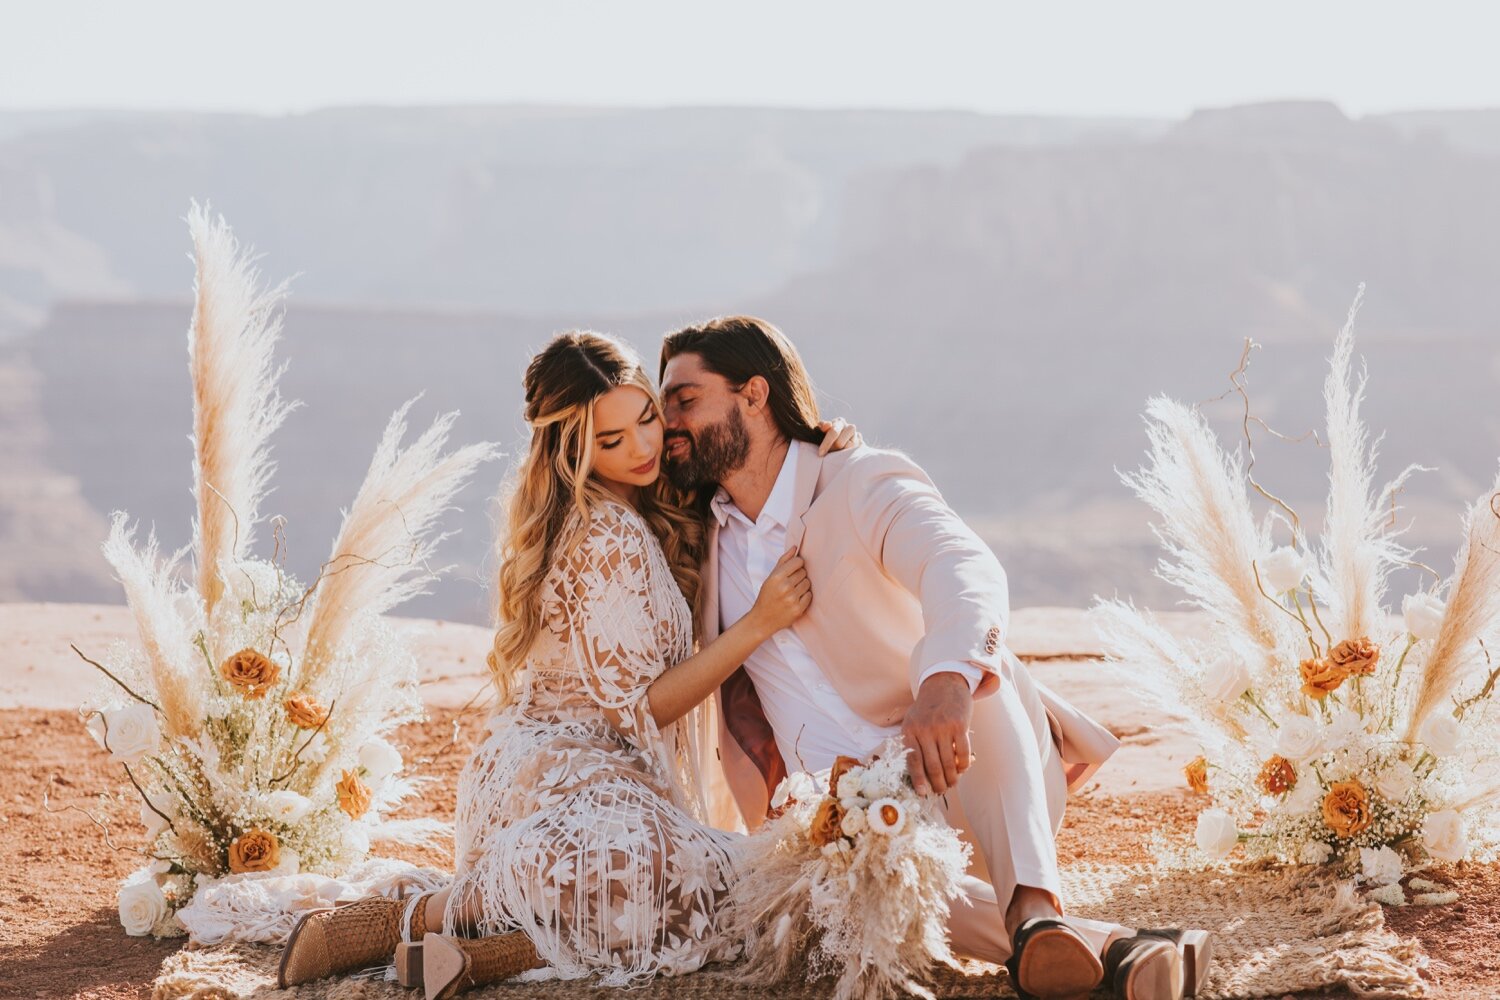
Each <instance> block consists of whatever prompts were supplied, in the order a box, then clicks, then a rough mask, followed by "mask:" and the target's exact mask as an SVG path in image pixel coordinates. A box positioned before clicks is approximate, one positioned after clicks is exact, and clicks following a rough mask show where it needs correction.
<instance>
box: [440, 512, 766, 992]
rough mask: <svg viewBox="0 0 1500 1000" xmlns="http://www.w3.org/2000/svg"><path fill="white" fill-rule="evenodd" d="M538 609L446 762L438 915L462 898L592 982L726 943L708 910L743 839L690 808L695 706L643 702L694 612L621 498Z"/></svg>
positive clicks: (493, 923)
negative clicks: (445, 860)
mask: <svg viewBox="0 0 1500 1000" xmlns="http://www.w3.org/2000/svg"><path fill="white" fill-rule="evenodd" d="M579 516H580V515H577V514H575V515H574V517H575V518H578V517H579ZM577 526H578V523H577V521H576V520H575V521H574V522H573V524H572V525H570V527H577ZM564 537H568V533H567V532H565V533H564ZM542 614H543V616H544V621H545V623H546V627H545V628H544V629H542V631H541V632H540V633H539V634H538V636H537V639H536V641H535V643H534V644H533V646H532V648H531V651H530V654H529V655H528V657H527V669H526V670H525V671H524V672H523V673H522V675H521V677H520V678H518V682H517V684H516V691H515V693H514V695H513V696H512V699H511V702H510V704H508V705H507V706H505V707H504V708H503V709H502V710H501V711H500V712H499V713H498V714H497V715H495V716H494V717H493V718H492V719H491V720H490V736H489V738H488V739H486V740H485V741H484V742H483V743H482V744H481V745H480V746H479V748H478V749H477V750H476V751H475V753H474V756H473V757H472V758H471V760H470V761H469V763H468V765H467V766H466V767H465V769H464V772H463V775H462V776H461V778H460V782H459V790H458V811H457V817H456V842H455V848H456V858H455V869H456V876H455V881H454V891H453V894H452V896H451V898H450V902H449V906H448V913H447V915H446V917H445V921H444V923H445V929H447V930H449V931H451V930H452V929H453V928H454V926H455V923H456V922H458V921H457V917H458V916H459V915H461V914H462V915H467V916H469V917H470V918H471V919H472V918H473V917H474V916H475V915H476V914H477V916H478V921H477V922H478V930H479V932H480V933H483V934H495V933H503V932H505V931H508V930H513V929H515V928H517V927H520V928H521V929H523V930H525V931H526V932H527V933H528V934H529V935H530V936H531V938H532V940H533V941H534V942H535V944H536V947H537V951H538V953H539V954H540V955H541V957H542V959H543V960H544V961H546V962H547V963H548V965H550V966H551V967H552V968H553V969H554V970H555V971H556V972H557V974H558V975H559V976H561V977H564V978H577V977H580V976H585V975H589V974H592V973H595V972H601V973H603V974H604V983H605V984H606V985H625V984H628V983H631V982H634V981H638V980H639V979H642V978H646V977H648V976H651V975H656V974H662V973H665V974H674V973H683V972H691V971H693V970H695V969H697V968H699V967H700V966H701V965H703V964H704V963H706V962H710V961H718V960H727V959H732V958H734V957H736V956H737V955H738V952H739V946H738V944H737V943H735V942H732V941H729V940H727V939H725V938H724V937H722V936H721V935H720V934H719V932H718V922H717V919H716V911H717V910H718V909H720V907H721V903H722V901H723V900H724V898H725V896H726V894H727V892H728V890H729V887H730V885H731V883H732V881H733V878H734V858H735V856H736V854H737V853H738V847H739V845H741V844H742V843H743V838H742V837H740V836H739V835H737V834H732V833H726V832H724V831H721V830H716V829H714V828H712V827H710V826H708V825H707V824H706V822H704V819H705V812H704V808H703V799H702V795H701V791H700V790H699V789H700V785H699V783H698V781H697V778H696V775H697V771H696V766H695V765H696V760H695V754H696V753H697V744H696V738H695V733H696V732H698V731H699V730H695V728H694V727H695V726H696V725H698V724H699V722H700V721H701V720H696V719H694V717H693V716H689V717H687V718H685V719H682V720H679V721H678V722H675V723H673V724H672V725H671V726H669V727H667V728H666V729H665V730H662V731H658V729H657V726H656V724H655V722H654V720H653V719H652V716H651V712H650V708H649V706H648V705H647V700H646V689H647V687H648V686H649V685H650V684H651V682H652V681H653V680H654V679H655V678H656V677H657V676H659V675H660V674H661V673H662V671H664V670H666V669H667V668H669V667H671V666H674V665H675V664H677V663H679V662H681V661H682V660H683V659H685V658H687V656H688V655H690V654H691V652H692V642H693V639H692V615H691V611H690V609H689V608H688V605H687V602H686V601H685V600H684V599H683V596H682V593H681V591H680V590H679V589H678V588H677V585H676V582H675V581H674V580H673V578H672V574H671V568H670V566H669V565H668V563H667V560H666V556H665V555H664V554H663V552H662V550H661V547H660V545H659V543H658V542H657V540H656V538H655V536H654V535H652V534H651V532H650V530H649V529H648V528H647V526H646V524H645V522H644V521H642V520H641V518H640V517H639V515H637V514H636V513H635V511H634V510H632V509H631V508H629V507H626V506H625V505H623V504H619V503H616V502H613V501H610V502H606V503H603V504H600V505H599V506H598V507H596V508H595V509H594V510H593V511H592V513H591V516H590V519H589V524H588V525H587V528H586V529H585V530H584V531H583V534H582V539H581V541H580V542H579V543H578V544H577V545H575V546H574V547H573V549H572V551H571V552H567V553H562V554H560V555H559V556H558V557H557V558H556V559H554V562H553V565H552V567H551V570H550V571H549V573H548V577H547V581H546V584H545V587H544V597H543V602H542Z"/></svg>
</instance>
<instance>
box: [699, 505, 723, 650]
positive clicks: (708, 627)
mask: <svg viewBox="0 0 1500 1000" xmlns="http://www.w3.org/2000/svg"><path fill="white" fill-rule="evenodd" d="M698 587H699V592H700V594H701V595H702V597H701V599H700V600H699V602H698V603H699V605H700V607H701V609H702V610H701V612H700V613H701V614H702V615H703V618H702V620H701V621H700V622H699V635H700V636H702V639H703V643H704V645H707V644H708V643H710V642H713V641H714V640H715V639H717V638H718V637H719V522H718V519H717V518H715V517H714V516H713V515H712V514H710V515H709V516H708V552H707V554H706V555H705V557H704V559H703V576H702V579H700V580H699V582H698Z"/></svg>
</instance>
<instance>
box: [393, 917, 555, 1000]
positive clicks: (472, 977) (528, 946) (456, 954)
mask: <svg viewBox="0 0 1500 1000" xmlns="http://www.w3.org/2000/svg"><path fill="white" fill-rule="evenodd" d="M541 965H542V960H541V958H539V957H538V956H537V953H536V946H535V945H533V944H532V943H531V939H530V938H529V937H527V936H526V935H525V934H523V933H521V932H520V931H512V932H510V933H509V934H492V935H490V936H489V937H481V938H461V937H449V936H448V935H445V934H428V935H427V937H426V938H424V939H423V941H422V986H423V989H424V991H425V993H426V996H427V1000H449V998H450V997H454V996H457V995H458V994H459V993H462V992H464V991H465V990H471V989H474V988H475V987H477V986H486V985H488V984H490V983H498V982H499V981H500V980H502V979H509V978H510V977H511V976H518V975H520V974H521V973H523V972H525V971H526V970H528V969H536V968H540V967H541Z"/></svg>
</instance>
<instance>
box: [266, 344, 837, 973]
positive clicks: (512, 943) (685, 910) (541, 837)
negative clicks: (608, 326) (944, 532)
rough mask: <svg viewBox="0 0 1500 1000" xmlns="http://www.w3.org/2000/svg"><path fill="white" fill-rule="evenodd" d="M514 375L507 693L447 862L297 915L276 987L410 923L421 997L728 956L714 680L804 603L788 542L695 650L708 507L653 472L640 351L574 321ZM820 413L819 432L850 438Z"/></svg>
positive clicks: (652, 427) (676, 968) (405, 964)
mask: <svg viewBox="0 0 1500 1000" xmlns="http://www.w3.org/2000/svg"><path fill="white" fill-rule="evenodd" d="M525 388H526V420H527V423H528V424H529V425H530V427H531V446H530V451H529V453H528V454H527V456H526V458H525V459H524V460H523V461H522V463H521V465H520V468H519V470H518V472H517V476H516V482H515V487H514V492H513V494H512V495H511V497H510V500H509V506H508V510H507V522H508V523H507V530H506V535H505V541H504V545H503V548H502V553H501V555H502V559H501V570H500V580H499V593H500V598H499V601H500V605H499V622H500V624H499V629H498V631H497V633H496V636H495V643H494V648H493V650H492V651H491V653H490V656H489V664H490V668H491V670H492V671H493V673H494V676H495V680H496V683H497V685H498V687H499V689H500V692H501V705H502V708H501V709H500V711H499V712H498V714H497V715H496V716H495V717H494V718H493V719H492V720H491V722H490V736H489V738H488V739H487V740H485V741H484V742H483V743H482V744H481V745H480V746H479V747H478V749H477V750H476V751H475V752H474V755H473V757H472V759H471V760H470V761H469V763H468V765H467V766H466V768H465V769H464V772H463V775H462V777H461V778H460V781H459V789H458V804H457V815H456V838H455V854H456V857H455V877H454V881H453V883H452V884H451V885H450V886H449V887H448V888H446V889H444V890H443V891H441V892H438V893H436V894H432V895H427V896H417V897H414V898H412V899H411V900H409V901H406V902H404V903H403V902H398V901H393V900H388V899H383V898H372V899H366V900H361V901H360V902H358V903H356V904H354V905H351V906H349V907H345V908H343V909H340V910H336V911H325V912H323V913H320V914H315V915H312V916H310V917H308V918H306V919H304V920H303V922H302V923H301V924H299V926H298V928H297V930H296V931H294V933H293V936H292V938H291V939H290V940H289V941H288V943H287V947H286V950H285V953H284V955H283V959H282V969H281V977H280V979H281V984H282V985H283V986H287V985H292V984H295V983H300V982H306V981H308V980H310V979H314V978H318V977H320V976H325V975H330V974H332V973H334V972H338V971H347V970H349V969H352V968H359V967H362V966H365V965H370V964H374V963H376V962H379V961H382V960H389V958H390V955H391V953H392V951H393V950H395V948H396V945H397V943H398V942H399V941H401V940H402V939H404V940H405V941H406V942H409V943H408V944H405V945H403V947H402V953H401V954H399V955H398V956H397V959H398V961H397V966H398V973H399V974H400V976H401V978H402V980H403V982H406V983H407V984H408V985H416V983H417V981H419V980H420V981H421V982H422V984H423V985H424V987H425V992H426V995H427V997H428V998H429V1000H433V998H437V997H444V998H446V997H450V996H453V995H454V994H455V993H457V992H459V991H461V990H463V989H467V988H471V987H473V986H477V985H482V984H484V983H488V982H494V981H497V980H499V979H502V978H508V977H510V976H513V975H516V974H517V973H519V972H522V971H525V970H527V969H531V968H536V967H540V966H543V965H545V966H549V967H550V968H551V969H552V970H554V971H555V972H556V974H557V975H559V976H561V977H564V978H576V977H581V976H585V975H589V974H593V973H600V974H602V977H603V978H602V982H603V984H605V985H627V984H630V983H633V982H637V981H639V980H642V979H645V978H649V977H651V976H654V975H657V974H676V973H683V972H691V971H693V970H695V969H697V968H699V967H700V966H702V965H704V964H705V963H707V962H712V961H717V960H722V959H731V958H734V957H735V956H736V955H737V954H738V948H739V945H738V944H737V943H736V942H734V941H731V940H728V939H727V938H725V937H723V936H721V935H720V934H719V932H718V909H719V903H720V901H721V900H722V899H723V898H724V897H725V895H726V894H727V893H728V892H729V891H730V887H731V886H732V885H733V882H734V879H735V869H734V857H735V852H736V844H737V843H739V842H740V837H739V835H737V834H732V833H727V832H725V831H722V830H718V829H715V828H713V827H712V826H710V825H709V822H708V804H707V801H706V796H705V793H704V785H703V781H702V779H701V770H700V755H701V754H703V753H704V752H705V751H706V749H707V748H708V747H709V745H710V744H709V740H708V737H709V734H710V732H711V724H710V721H709V720H708V719H706V718H705V714H706V706H705V701H706V699H708V698H709V696H710V695H711V694H712V693H713V692H714V691H715V690H716V689H717V688H718V686H719V685H720V684H721V683H722V682H723V681H724V679H725V678H727V677H728V676H729V675H730V674H731V673H732V672H733V671H734V670H735V669H736V668H737V667H739V665H740V664H741V663H743V662H744V660H745V658H746V657H747V656H748V655H749V654H750V653H751V652H753V651H754V650H755V649H756V647H758V646H759V645H760V644H761V643H762V642H764V641H766V640H768V639H769V638H770V637H771V636H772V635H774V634H775V633H776V632H777V631H779V630H780V629H782V628H785V627H786V626H788V625H790V624H791V623H792V622H793V621H794V620H796V619H797V618H798V617H799V616H800V615H801V614H802V613H803V612H804V611H805V610H806V609H807V607H808V606H809V604H810V602H811V600H812V592H811V585H810V584H809V583H808V580H807V572H806V569H805V568H804V566H803V564H802V560H801V559H800V558H799V557H797V556H796V555H795V554H794V553H792V552H788V553H787V554H786V555H784V556H783V557H782V559H781V562H780V563H779V565H778V567H777V569H776V571H775V572H774V573H772V574H771V576H770V577H769V578H768V579H767V580H766V582H765V584H764V585H763V586H762V588H761V589H760V592H759V596H758V598H757V599H756V601H755V603H754V607H753V608H752V610H751V612H750V613H749V614H748V615H746V616H745V617H744V618H743V619H741V620H740V621H739V622H738V623H736V624H735V625H734V626H733V627H731V628H729V629H727V630H725V631H724V632H723V633H722V634H721V635H720V636H719V637H718V638H717V639H716V640H715V641H714V642H712V643H711V644H709V645H707V646H705V647H704V648H702V649H701V650H699V651H698V652H696V653H695V652H693V647H694V627H693V626H694V621H693V612H692V609H693V608H694V607H695V602H696V600H697V596H698V589H699V568H700V566H701V563H702V559H703V556H704V526H703V522H702V518H701V515H699V514H697V513H695V512H694V511H693V510H691V509H689V508H688V507H687V506H686V505H685V504H684V503H683V501H682V500H681V498H680V497H679V495H678V494H676V493H675V492H674V491H673V489H672V488H671V486H670V485H669V484H667V483H666V481H665V480H663V479H662V478H660V470H661V459H662V437H663V430H662V413H661V405H660V400H659V399H658V397H657V394H656V390H655V387H654V386H653V385H652V384H651V381H650V379H649V377H648V376H647V375H646V372H645V370H644V369H643V368H642V367H641V364H640V361H639V360H638V359H637V358H636V357H635V355H634V354H633V353H631V352H630V351H629V350H628V349H627V348H625V347H624V346H622V345H621V344H619V343H618V342H616V341H614V340H612V339H610V338H608V337H604V336H600V335H598V334H594V333H567V334H563V335H561V336H559V337H557V338H555V339H554V340H553V341H552V342H551V343H550V344H548V346H547V347H546V349H545V350H543V351H542V352H541V353H540V354H538V355H537V356H536V357H535V358H533V359H532V361H531V364H530V365H529V367H528V368H527V371H526V377H525ZM825 430H826V431H827V438H826V439H825V441H824V444H823V447H824V449H825V450H826V449H827V448H829V447H831V446H833V445H835V444H837V445H839V446H846V445H848V444H850V443H851V442H852V441H854V440H855V439H856V435H855V434H854V432H853V430H852V428H846V427H842V426H834V425H827V426H826V427H825ZM439 932H441V933H439ZM416 942H422V944H421V945H420V947H418V946H417V945H416Z"/></svg>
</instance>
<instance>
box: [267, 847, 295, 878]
mask: <svg viewBox="0 0 1500 1000" xmlns="http://www.w3.org/2000/svg"><path fill="white" fill-rule="evenodd" d="M301 870H302V856H301V855H300V854H298V853H297V852H296V851H294V850H292V849H291V848H290V847H283V848H282V849H281V855H280V857H279V858H278V859H277V862H276V867H275V868H272V869H271V874H272V875H295V874H297V872H299V871H301Z"/></svg>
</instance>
